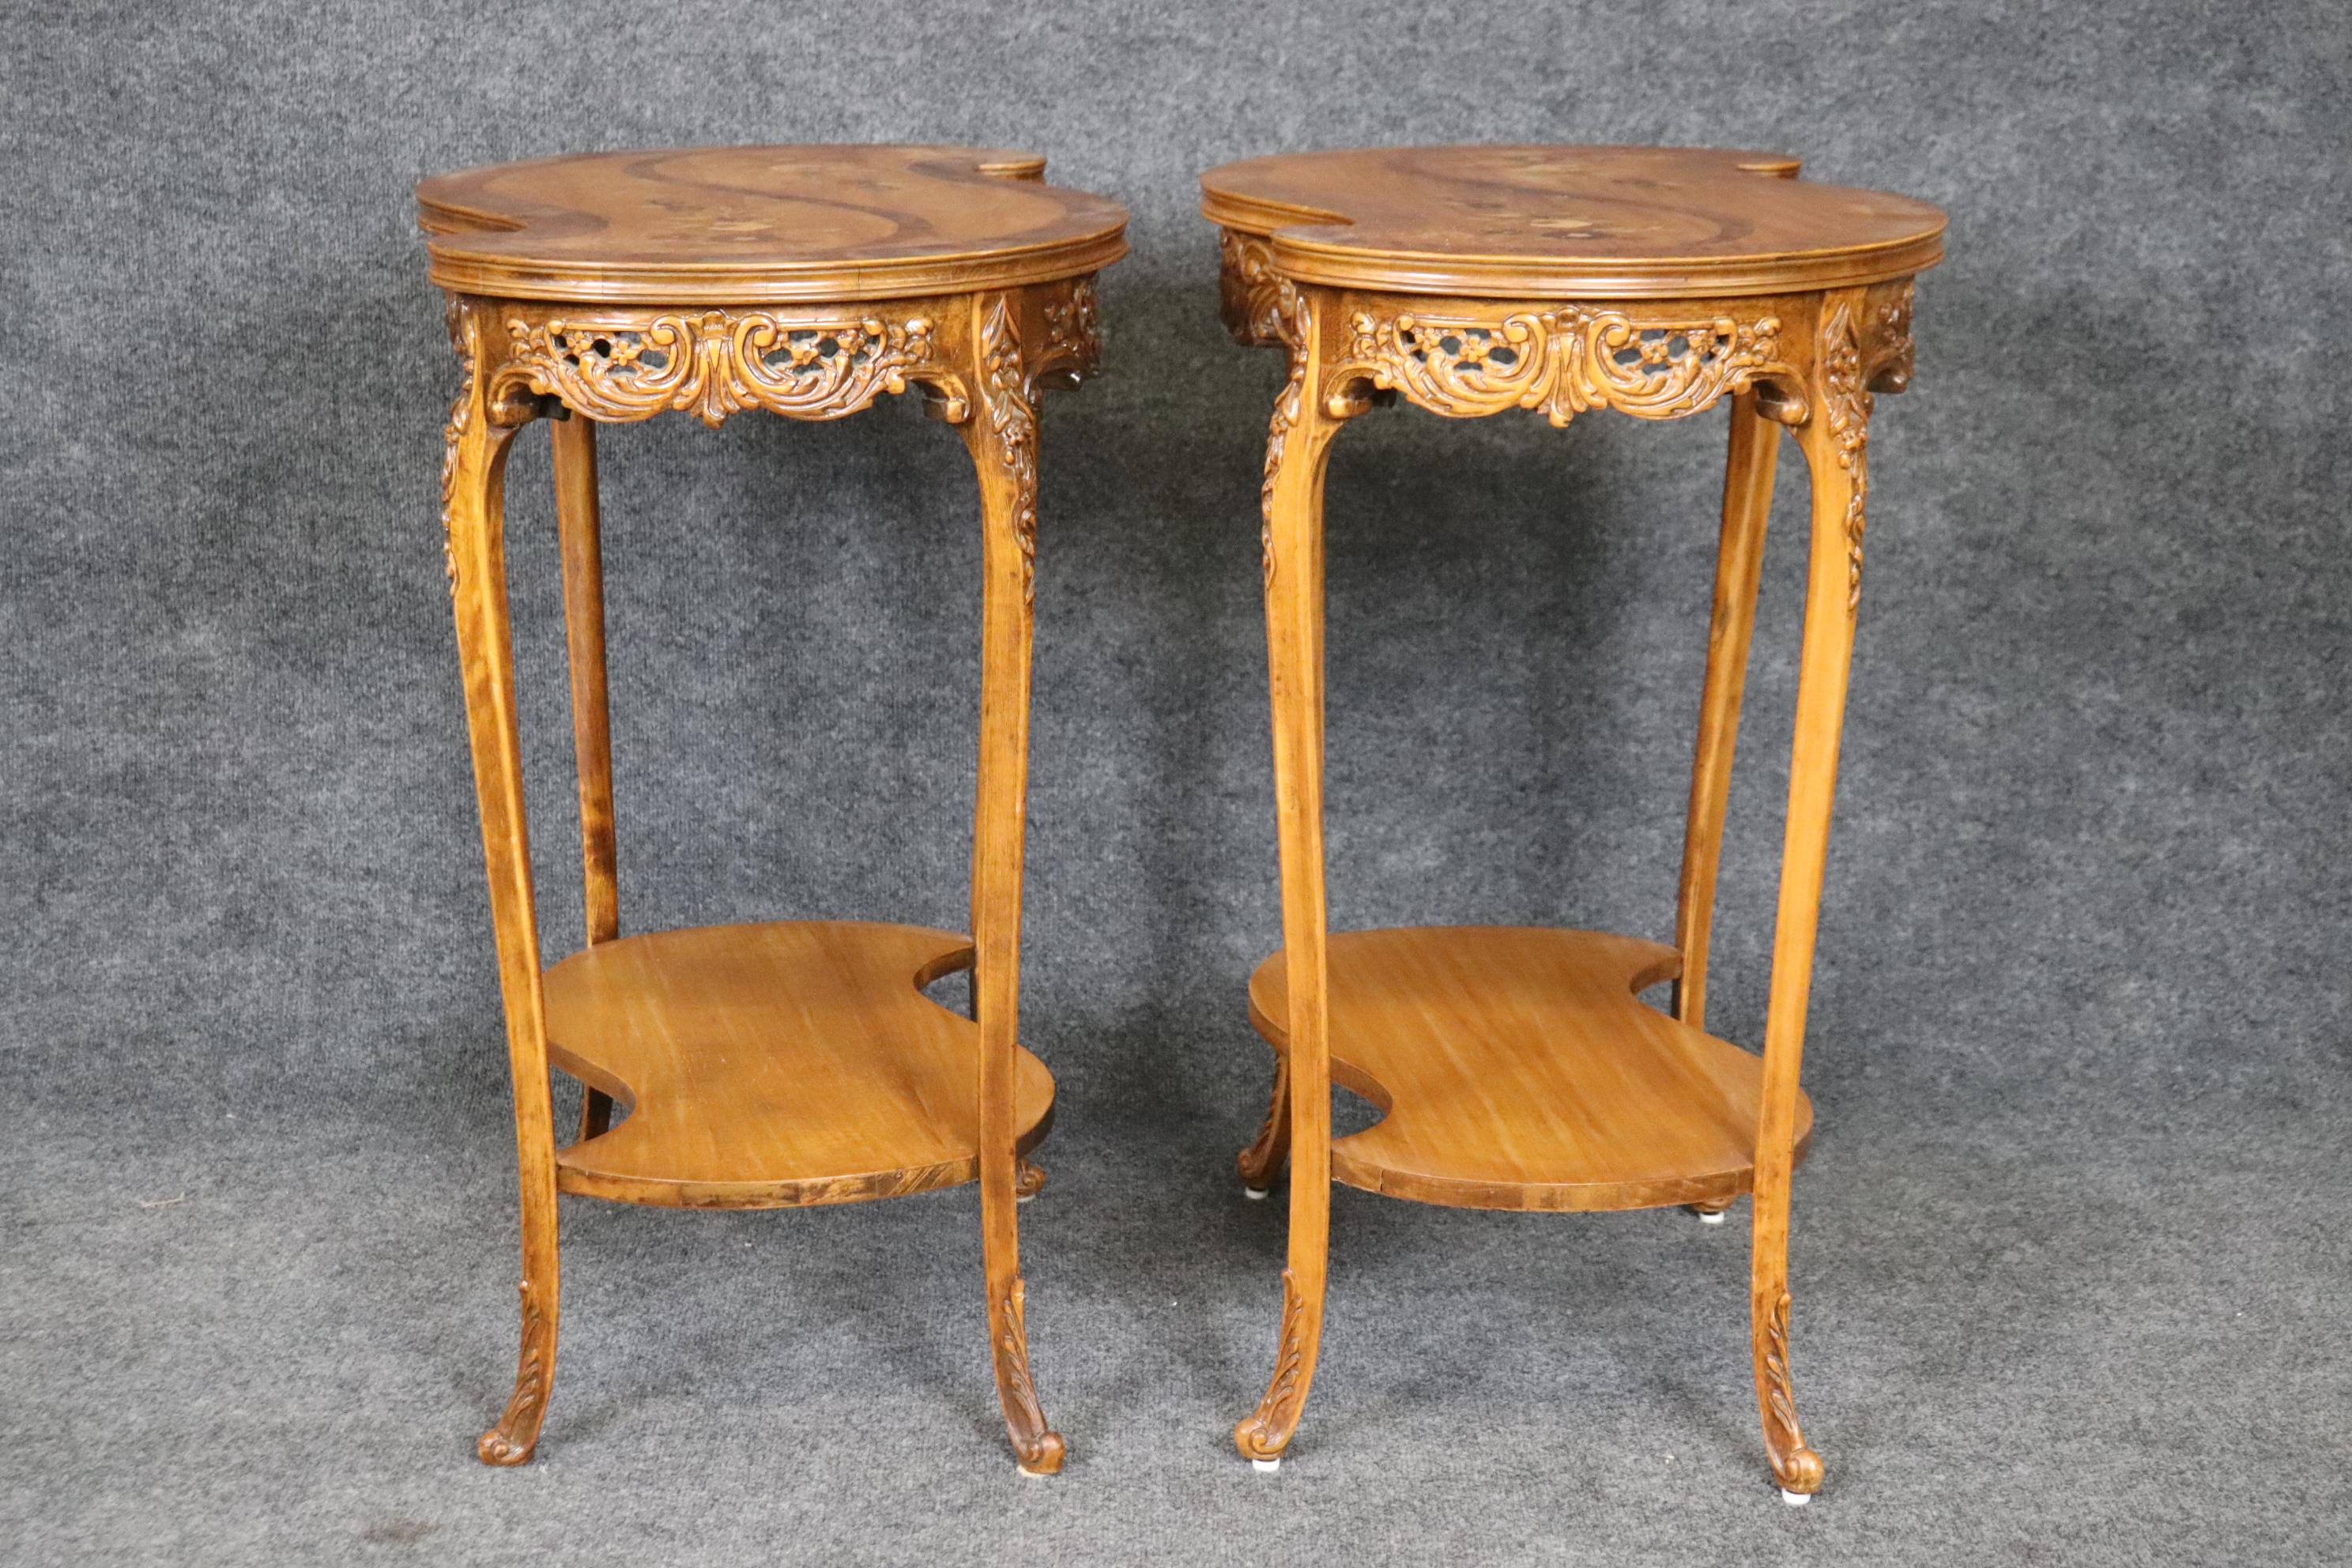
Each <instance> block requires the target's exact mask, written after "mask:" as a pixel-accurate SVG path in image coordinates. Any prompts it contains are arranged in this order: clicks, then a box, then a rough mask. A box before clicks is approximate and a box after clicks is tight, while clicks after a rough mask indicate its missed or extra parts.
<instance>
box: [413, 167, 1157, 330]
mask: <svg viewBox="0 0 2352 1568" xmlns="http://www.w3.org/2000/svg"><path fill="white" fill-rule="evenodd" d="M1044 176H1045V159H1043V158H1040V157H1037V156H1035V155H1034V154H1032V153H1016V152H1013V151H1010V150H1006V149H997V148H977V147H887V146H833V147H825V146H802V147H791V146H787V147H688V148H676V149H671V150H667V151H658V152H634V153H583V154H578V155H575V156H572V157H563V158H542V159H539V160H537V161H535V162H531V163H501V164H498V165H495V166H493V167H490V168H484V169H467V170H463V171H460V172H458V173H456V174H439V175H436V176H434V177H433V178H431V179H428V180H426V181H425V182H424V183H422V184H419V185H418V186H417V187H416V202H417V209H418V214H419V221H420V222H421V223H422V224H423V226H424V227H425V231H426V233H427V234H428V235H429V236H430V237H431V239H430V242H429V244H428V246H427V250H428V251H429V253H430V255H431V258H432V267H431V272H430V276H431V278H432V280H433V281H434V282H435V283H436V284H437V285H438V286H440V287H441V288H443V289H451V290H454V291H457V292H462V293H468V294H486V295H495V296H497V297H499V298H502V299H509V300H594V301H602V302H607V303H616V304H620V303H626V304H648V303H657V304H669V305H683V304H761V303H777V302H787V301H797V300H828V301H830V300H881V299H891V298H898V297H905V296H912V295H922V294H935V293H940V292H946V291H957V292H962V291H969V290H976V289H1007V288H1018V287H1020V286H1023V285H1024V284H1030V283H1043V282H1050V281H1052V280H1054V279H1061V278H1075V277H1080V276H1083V275H1085V274H1088V273H1092V272H1095V271H1097V270H1099V269H1101V268H1105V267H1108V265H1110V264H1111V263H1112V262H1114V261H1116V260H1118V258H1120V257H1121V256H1123V255H1125V254H1126V253H1127V242H1126V240H1125V238H1124V235H1125V233H1126V227H1127V211H1126V209H1125V208H1123V207H1121V206H1120V205H1118V203H1117V202H1113V201H1108V200H1106V199H1105V198H1103V197H1101V196H1097V195H1088V194H1087V193H1086V192H1083V191H1073V190H1066V189H1064V188H1063V187H1061V186H1059V185H1049V184H1045V177H1044Z"/></svg>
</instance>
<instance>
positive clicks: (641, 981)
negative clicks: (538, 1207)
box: [546, 921, 1054, 1208]
mask: <svg viewBox="0 0 2352 1568" xmlns="http://www.w3.org/2000/svg"><path fill="white" fill-rule="evenodd" d="M971 962H972V951H971V939H970V938H968V937H961V936H958V935H955V934H954V933H953V932H950V931H929V930H926V929H924V928H921V927H919V926H901V925H879V924H874V923H870V922H866V921H788V922H780V923H775V924H767V925H737V926H707V927H701V928H698V929H694V930H688V931H656V932H653V933H651V934H648V935H645V936H632V937H624V938H622V939H621V940H619V941H617V942H602V943H599V944H598V945H596V946H594V947H591V948H588V949H585V950H584V951H583V952H576V953H573V954H572V956H571V957H569V958H567V959H565V960H563V961H562V963H558V964H555V965H554V966H553V967H551V968H550V969H549V970H548V971H547V976H546V991H547V1033H548V1055H549V1057H550V1058H551V1059H552V1060H553V1061H554V1063H555V1065H556V1066H557V1067H559V1068H562V1069H563V1070H564V1071H565V1072H568V1073H570V1074H572V1076H573V1077H574V1078H577V1079H581V1080H582V1081H583V1082H584V1083H586V1084H588V1085H590V1086H591V1087H593V1088H595V1089H602V1090H604V1092H605V1093H606V1094H609V1095H611V1096H612V1097H613V1098H614V1100H617V1101H619V1102H620V1103H621V1104H622V1105H624V1106H626V1107H627V1108H628V1111H629V1113H628V1116H627V1118H626V1119H625V1120H624V1121H621V1122H620V1123H619V1125H617V1126H615V1127H614V1128H613V1130H612V1131H609V1132H605V1133H604V1134H602V1135H601V1136H598V1137H595V1138H591V1139H589V1140H587V1141H586V1142H581V1143H575V1144H573V1145H572V1146H571V1147H570V1148H568V1149H563V1150H560V1151H558V1152H557V1154H556V1157H555V1162H556V1183H557V1185H558V1186H559V1187H560V1188H562V1190H563V1191H565V1192H571V1193H583V1194H590V1195H592V1196H595V1197H604V1198H615V1199H619V1200H621V1201H622V1202H625V1203H639V1204H663V1205H672V1206H677V1207H686V1208H772V1207H786V1206H792V1205H809V1204H831V1203H849V1202H854V1201H856V1200H857V1199H861V1198H879V1197H890V1196H894V1195H896V1194H902V1193H919V1192H924V1191H927V1190H929V1189H930V1188H933V1187H946V1186H953V1185H955V1184H958V1183H960V1182H968V1181H971V1180H972V1179H973V1178H974V1177H976V1176H977V1175H978V1174H979V1150H980V1139H979V1121H980V1026H978V1025H977V1024H975V1023H973V1022H972V1021H971V1019H969V1018H966V1017H964V1016H961V1015H960V1014H956V1013H951V1012H950V1011H949V1010H948V1009H947V1008H945V1007H942V1006H940V1005H939V1004H938V1003H936V1002H934V1001H932V1000H931V999H930V998H929V997H928V996H926V995H924V994H922V987H924V986H925V985H928V984H930V983H931V982H933V981H935V980H938V979H940V977H941V976H943V975H948V974H952V973H956V972H957V971H959V970H963V969H969V968H970V967H971ZM1013 1086H1014V1087H1013V1133H1014V1136H1013V1144H1014V1147H1015V1149H1016V1150H1018V1151H1020V1152H1024V1153H1025V1152H1027V1151H1028V1150H1029V1149H1031V1148H1032V1147H1034V1145H1035V1144H1036V1143H1037V1142H1039V1141H1041V1140H1042V1139H1043V1138H1044V1137H1045V1131H1046V1128H1047V1126H1048V1125H1049V1124H1050V1122H1051V1121H1052V1119H1053V1113H1054V1079H1053V1075H1052V1074H1050V1073H1048V1072H1047V1071H1046V1070H1045V1063H1043V1062H1041V1061H1039V1060H1038V1059H1037V1058H1035V1057H1034V1056H1031V1055H1030V1054H1029V1053H1028V1052H1027V1051H1025V1050H1016V1051H1015V1053H1014V1067H1013Z"/></svg>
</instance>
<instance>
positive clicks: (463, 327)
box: [441, 299, 482, 598]
mask: <svg viewBox="0 0 2352 1568" xmlns="http://www.w3.org/2000/svg"><path fill="white" fill-rule="evenodd" d="M444 314H445V319H446V321H447V322H448V324H449V346H450V347H451V348H454V349H456V350H457V365H458V373H459V379H458V383H457V401H456V402H454V403H452V404H450V405H449V421H448V423H447V424H446V425H444V426H441V564H442V567H443V569H444V571H446V573H447V574H448V578H449V593H450V595H451V597H453V598H454V597H455V596H456V595H457V535H456V532H455V531H454V530H453V527H452V523H451V519H450V515H449V513H450V508H451V506H452V505H453V504H454V503H455V502H456V500H457V448H458V447H459V446H460V445H462V444H463V443H464V441H465V439H466V426H467V424H468V423H469V422H470V421H471V420H472V418H473V415H474V393H475V384H474V383H475V378H476V376H478V374H480V371H481V363H482V355H481V342H482V328H481V323H480V322H479V321H476V320H475V319H474V314H473V312H472V311H470V310H467V309H466V308H465V306H463V305H461V304H459V303H458V302H457V300H455V299H452V300H449V301H448V305H447V309H446V311H445V312H444Z"/></svg>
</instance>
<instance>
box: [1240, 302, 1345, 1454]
mask: <svg viewBox="0 0 2352 1568" xmlns="http://www.w3.org/2000/svg"><path fill="white" fill-rule="evenodd" d="M1282 295H1283V298H1282V305H1283V314H1284V318H1285V328H1286V339H1287V341H1288V342H1289V344H1290V349H1291V369H1290V378H1289V381H1288V383H1287V384H1286V385H1285V386H1284V388H1283V392H1282V395H1281V397H1280V399H1279V400H1278V401H1277V402H1276V405H1275V414H1274V421H1273V426H1272V428H1271V429H1270V431H1269V432H1268V435H1267V445H1266V479H1265V492H1264V498H1263V499H1264V505H1265V608H1266V668H1267V676H1268V681H1269V685H1270V687H1271V689H1272V696H1273V714H1274V780H1275V811H1276V816H1277V818H1278V822H1279V837H1280V846H1281V860H1282V941H1283V952H1284V963H1285V971H1286V981H1287V984H1288V988H1289V1008H1290V1016H1289V1020H1288V1028H1287V1043H1286V1047H1285V1054H1284V1065H1285V1068H1286V1071H1285V1074H1284V1080H1285V1082H1286V1085H1287V1089H1288V1099H1289V1105H1288V1111H1289V1123H1290V1137H1289V1142H1290V1241H1289V1256H1288V1260H1287V1267H1286V1268H1284V1269H1283V1271H1282V1338H1281V1343H1280V1346H1279V1348H1278V1349H1277V1351H1276V1355H1275V1363H1274V1375H1273V1377H1272V1379H1271V1380H1270V1381H1269V1382H1268V1384H1267V1385H1266V1391H1265V1397H1264V1398H1262V1399H1260V1400H1259V1401H1258V1405H1257V1408H1256V1410H1255V1411H1254V1412H1252V1413H1251V1415H1249V1416H1248V1418H1247V1419H1245V1420H1244V1421H1243V1422H1242V1423H1241V1424H1240V1425H1238V1426H1235V1427H1234V1446H1235V1447H1238V1448H1239V1449H1240V1450H1241V1451H1242V1453H1243V1454H1244V1456H1245V1457H1246V1458H1249V1459H1251V1460H1253V1461H1254V1462H1255V1463H1256V1464H1257V1465H1258V1466H1259V1468H1273V1467H1274V1466H1275V1465H1277V1464H1279V1463H1280V1462H1281V1459H1282V1455H1283V1451H1284V1450H1285V1449H1286V1448H1287V1447H1289V1445H1290V1439H1291V1437H1292V1436H1293V1434H1295V1433H1296V1432H1297V1429H1298V1419H1299V1415H1300V1413H1301V1411H1302V1410H1303V1409H1304V1408H1305V1405H1306V1403H1307V1389H1308V1387H1309V1386H1310V1385H1311V1384H1313V1382H1314V1378H1315V1361H1316V1354H1317V1352H1318V1348H1319V1347H1320V1344H1321V1342H1322V1333H1323V1283H1324V1272H1325V1264H1326V1258H1327V1256H1328V1250H1329V1244H1330V1220H1331V1068H1330V1043H1329V1038H1328V1018H1329V997H1328V985H1329V974H1328V965H1327V963H1326V961H1325V952H1324V942H1325V934H1326V933H1325V929H1324V925H1325V919H1326V910H1325V903H1324V889H1323V466H1324V459H1325V458H1326V457H1327V456H1328V452H1329V450H1330V441H1331V437H1332V435H1333V434H1334V433H1335V432H1336V431H1337V429H1338V421H1337V420H1335V419H1334V418H1333V417H1332V416H1331V415H1330V413H1329V412H1328V410H1326V409H1324V408H1323V407H1322V406H1320V405H1319V404H1318V401H1317V399H1316V397H1315V395H1314V388H1315V386H1316V384H1317V382H1316V377H1317V375H1318V374H1319V370H1320V356H1319V354H1318V348H1317V342H1318V326H1317V323H1316V321H1315V319H1314V314H1313V311H1312V310H1311V309H1310V308H1309V307H1308V306H1307V303H1306V302H1305V300H1304V299H1303V298H1302V297H1301V296H1299V295H1298V294H1297V292H1296V291H1295V290H1294V289H1291V287H1290V286H1289V285H1288V284H1287V283H1286V284H1284V285H1283V289H1282Z"/></svg>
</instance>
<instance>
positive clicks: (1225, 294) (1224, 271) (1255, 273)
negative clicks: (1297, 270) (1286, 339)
mask: <svg viewBox="0 0 2352 1568" xmlns="http://www.w3.org/2000/svg"><path fill="white" fill-rule="evenodd" d="M1217 257H1218V269H1217V308H1218V314H1219V315H1220V317H1221V318H1222V319H1223V321H1224V323H1225V331H1227V332H1229V333H1231V334H1232V335H1233V340H1234V342H1237V343H1240V344H1241V345H1242V346H1244V348H1259V347H1263V346H1265V345H1266V344H1269V343H1276V342H1281V341H1282V290H1281V284H1282V279H1281V278H1280V276H1279V275H1278V274H1276V271H1275V270H1274V249H1273V247H1271V246H1269V245H1268V244H1267V243H1266V242H1265V240H1263V239H1260V238H1259V237H1257V236H1255V235H1254V234H1244V233H1242V232H1241V231H1239V230H1238V229H1231V228H1221V229H1219V230H1218V231H1217Z"/></svg>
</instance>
